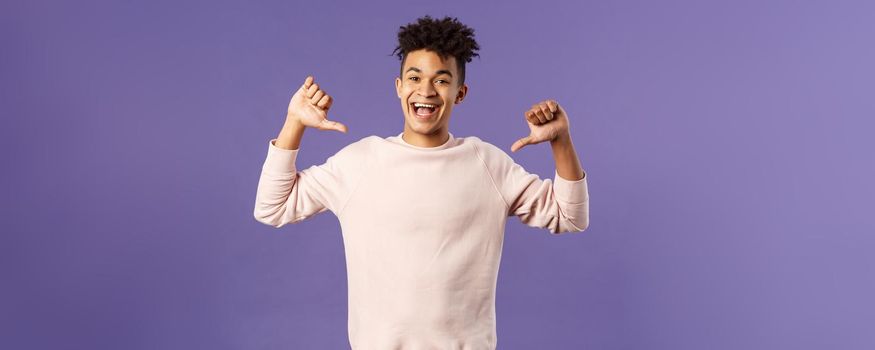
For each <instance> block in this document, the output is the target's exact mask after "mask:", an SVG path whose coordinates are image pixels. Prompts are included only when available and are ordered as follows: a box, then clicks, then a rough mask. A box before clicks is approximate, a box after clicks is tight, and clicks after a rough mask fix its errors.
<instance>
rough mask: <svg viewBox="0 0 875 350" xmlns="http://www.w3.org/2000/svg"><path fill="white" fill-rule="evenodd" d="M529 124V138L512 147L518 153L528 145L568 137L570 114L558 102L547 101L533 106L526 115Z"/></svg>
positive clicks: (515, 143) (512, 150)
mask: <svg viewBox="0 0 875 350" xmlns="http://www.w3.org/2000/svg"><path fill="white" fill-rule="evenodd" d="M525 116H526V123H528V124H529V130H530V133H529V136H526V137H523V138H521V139H519V140H517V141H516V142H514V143H513V145H511V146H510V150H511V152H516V151H517V150H519V149H520V148H523V147H525V146H527V145H534V144H536V143H541V142H544V141H553V140H556V139H558V138H559V137H566V136H568V114H566V113H565V109H563V108H562V106H559V103H558V102H556V100H545V101H543V102H539V103H536V104H534V105H532V108H529V110H528V111H526V113H525Z"/></svg>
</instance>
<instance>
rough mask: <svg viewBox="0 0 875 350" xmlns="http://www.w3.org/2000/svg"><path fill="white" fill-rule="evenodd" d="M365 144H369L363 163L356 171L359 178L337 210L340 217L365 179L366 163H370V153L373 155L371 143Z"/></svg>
mask: <svg viewBox="0 0 875 350" xmlns="http://www.w3.org/2000/svg"><path fill="white" fill-rule="evenodd" d="M365 145H366V146H367V147H366V149H365V152H364V153H365V154H364V156H363V157H362V160H361V163H359V165H358V169H356V172H357V173H358V178H357V179H356V180H355V185H353V188H352V190H350V191H349V194H348V195H347V196H346V199H345V200H344V201H343V204H341V206H340V209H338V210H337V213H336V216H338V217H340V216H341V215H343V210H344V209H346V205H347V204H349V201H350V200H351V199H352V196H353V195H354V194H355V193H356V191H357V190H358V189H359V186H360V185H361V183H362V181H363V180H364V177H365V176H364V173H365V172H364V168H365V164H367V163H368V157H370V155H371V149H370V148H371V143H370V142H366V144H365Z"/></svg>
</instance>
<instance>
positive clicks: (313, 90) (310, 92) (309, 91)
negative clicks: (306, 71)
mask: <svg viewBox="0 0 875 350" xmlns="http://www.w3.org/2000/svg"><path fill="white" fill-rule="evenodd" d="M316 91H319V84H316V83H313V85H310V88H309V89H307V98H312V97H313V95H315V94H316Z"/></svg>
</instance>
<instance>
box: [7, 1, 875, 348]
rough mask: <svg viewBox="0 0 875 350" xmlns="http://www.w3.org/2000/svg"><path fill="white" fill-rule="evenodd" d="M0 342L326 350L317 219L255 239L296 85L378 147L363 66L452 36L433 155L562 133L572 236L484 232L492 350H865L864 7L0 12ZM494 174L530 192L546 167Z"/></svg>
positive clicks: (163, 4)
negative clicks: (553, 130)
mask: <svg viewBox="0 0 875 350" xmlns="http://www.w3.org/2000/svg"><path fill="white" fill-rule="evenodd" d="M0 13H2V17H0V18H2V21H0V29H2V46H0V59H2V68H0V69H2V78H0V80H2V85H0V87H2V91H0V99H2V115H3V126H2V128H0V130H2V131H0V133H2V134H0V149H2V154H3V164H5V167H4V171H3V181H2V187H0V188H2V200H3V207H2V221H3V223H2V232H3V233H2V242H0V250H2V251H0V253H2V254H0V274H2V276H3V277H2V288H0V296H2V298H0V347H2V348H4V349H37V348H40V349H129V350H130V349H343V348H348V342H347V333H346V331H347V329H346V321H347V320H346V316H347V314H346V312H347V308H346V306H347V305H346V301H347V299H346V297H347V295H346V270H345V260H344V255H343V242H342V240H341V233H340V226H339V224H338V222H337V219H336V217H335V216H334V215H333V214H331V213H330V212H327V213H324V214H320V215H319V216H317V217H314V218H312V219H309V220H307V221H305V222H302V223H299V224H296V225H290V226H286V227H284V228H283V229H279V230H278V229H274V228H272V227H269V226H266V225H263V224H260V223H258V222H256V221H255V220H254V218H253V216H252V210H253V206H254V200H255V190H256V185H257V180H258V176H259V173H260V170H261V165H262V162H263V161H264V157H265V155H266V152H267V149H268V140H269V139H271V138H273V137H276V135H277V133H278V132H279V129H280V127H281V125H282V122H283V119H284V117H285V109H286V105H287V103H288V99H289V97H290V96H291V92H292V91H293V90H294V89H296V88H297V87H298V85H299V84H301V83H302V82H303V80H304V77H305V76H306V75H307V74H313V75H314V76H315V77H316V81H317V82H318V83H320V84H321V86H323V87H324V88H325V89H326V91H327V92H328V93H329V94H332V95H333V96H334V97H335V106H334V108H333V109H332V110H331V112H329V117H330V118H332V119H335V120H338V121H341V122H343V123H345V124H346V125H347V126H348V127H349V130H350V131H349V133H348V134H341V133H337V132H327V131H326V132H321V131H318V130H309V131H307V133H306V135H305V138H304V141H303V143H302V152H301V154H300V157H299V158H298V161H299V164H300V165H302V166H310V165H313V164H320V163H322V162H324V160H325V159H326V158H327V157H328V156H330V155H332V154H334V153H335V152H336V151H338V150H339V149H340V148H341V147H343V146H344V145H346V144H349V143H350V142H353V141H356V140H358V139H360V138H362V137H365V136H368V135H379V136H383V137H385V136H390V135H396V134H398V133H400V132H401V130H402V125H403V124H402V123H403V119H402V111H401V109H400V104H399V102H398V100H397V98H396V96H395V91H394V85H393V84H394V83H393V79H394V78H395V76H396V75H397V73H398V69H399V61H398V60H397V58H396V57H394V56H390V54H391V51H392V49H394V46H395V44H396V33H397V30H398V27H399V26H401V25H404V24H407V23H409V22H412V21H414V20H415V19H416V18H417V17H419V16H422V15H424V14H431V15H432V16H437V17H442V16H444V15H452V16H455V17H458V18H459V19H460V20H461V21H462V22H464V23H466V24H468V25H470V26H471V27H473V28H474V29H475V34H476V39H477V40H478V42H479V43H480V44H481V52H480V53H481V57H480V58H474V60H473V61H472V62H471V63H469V64H468V75H467V83H468V84H469V86H470V90H469V94H468V98H467V99H466V103H463V104H462V105H460V106H458V107H456V109H455V110H454V113H453V115H452V121H451V124H450V125H451V129H450V130H451V132H453V133H454V135H456V136H458V137H464V136H472V135H476V136H479V137H481V138H482V139H484V140H486V141H488V142H491V143H493V144H495V145H497V146H499V147H501V148H502V149H505V150H506V151H507V152H509V148H510V145H511V144H512V143H513V141H514V140H516V139H517V138H519V137H522V136H525V135H526V133H527V132H528V130H527V128H526V126H525V124H524V121H523V112H524V111H525V110H526V109H527V108H528V107H529V106H531V104H533V103H535V102H538V101H540V100H543V99H546V98H553V99H556V100H557V101H559V103H560V104H562V105H563V106H564V107H565V108H566V110H567V111H568V112H569V115H570V118H571V128H572V135H573V139H574V142H575V145H576V147H577V150H578V153H579V155H580V157H581V161H582V164H583V167H584V169H585V170H586V171H587V173H588V176H589V181H588V182H589V185H590V196H591V214H590V219H591V225H590V227H589V229H588V230H587V231H586V232H585V233H582V234H570V235H563V236H551V235H549V233H548V232H547V231H546V230H538V229H534V228H529V227H527V226H523V225H522V224H521V223H519V220H518V219H517V218H513V217H511V218H509V223H508V227H507V232H506V240H505V246H504V253H503V259H502V265H501V270H500V274H499V282H498V292H497V293H498V295H497V298H498V300H497V315H498V344H499V349H872V348H875V333H873V332H872V330H873V324H875V307H873V301H872V296H873V295H875V274H873V268H875V258H873V248H875V237H873V233H875V225H873V221H872V212H873V208H875V205H873V204H872V198H875V186H873V185H872V178H873V176H875V164H873V163H875V161H873V155H872V150H873V148H875V142H873V141H872V139H871V136H872V134H873V129H875V122H873V116H875V96H873V95H875V94H873V91H875V90H873V81H875V68H873V62H875V44H873V42H875V41H873V40H875V39H873V38H875V19H873V18H875V17H873V13H875V5H873V4H872V2H866V1H860V2H858V3H852V2H837V1H829V2H828V1H817V2H814V1H811V2H795V1H786V2H776V1H768V2H762V1H744V2H738V1H732V2H729V1H727V2H724V3H712V2H708V3H706V2H700V1H661V2H650V1H637V2H622V3H621V2H610V3H603V2H587V3H579V4H576V5H570V4H561V3H552V2H539V3H538V4H537V5H536V4H535V3H534V2H530V3H528V4H524V3H513V4H510V3H502V4H501V5H499V3H494V4H485V3H484V4H480V3H469V2H455V1H452V2H451V1H445V2H439V3H431V4H430V5H429V6H426V5H423V4H420V3H415V2H395V3H380V4H376V3H352V2H350V3H326V2H319V1H308V2H301V3H289V2H279V1H272V2H260V3H249V2H236V3H232V2H222V3H219V2H215V1H211V2H206V1H204V2H202V3H194V2H190V1H186V2H181V1H152V2H149V3H146V2H141V3H140V4H120V3H113V2H108V1H107V2H102V3H99V2H96V1H88V2H84V1H80V2H76V4H72V3H70V2H66V3H65V2H56V3H46V2H26V3H25V1H22V0H18V1H4V2H3V3H2V5H0ZM512 156H513V158H514V159H515V160H516V161H517V162H518V163H520V164H522V165H523V166H524V167H525V168H526V169H528V170H529V171H530V172H534V173H538V174H539V175H541V176H542V177H549V176H552V174H553V169H554V167H553V166H554V165H553V160H552V156H551V153H550V151H549V145H547V144H540V145H535V146H531V147H527V148H524V149H523V150H522V151H520V153H517V154H513V155H512Z"/></svg>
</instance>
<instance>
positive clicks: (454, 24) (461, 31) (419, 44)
mask: <svg viewBox="0 0 875 350" xmlns="http://www.w3.org/2000/svg"><path fill="white" fill-rule="evenodd" d="M419 49H427V50H429V51H434V52H435V53H437V54H438V55H439V56H440V57H441V59H447V56H448V55H452V56H453V57H455V58H456V67H458V68H459V86H461V85H462V83H464V82H465V63H466V62H471V58H472V57H473V56H478V57H479V56H480V55H478V54H477V53H475V51H476V50H479V49H480V46H479V45H477V42H476V41H474V29H472V28H469V27H468V26H466V25H464V24H462V23H461V22H459V20H458V19H456V18H451V17H444V18H443V19H433V18H431V16H429V15H425V16H424V17H421V18H418V19H417V22H416V23H409V24H408V25H407V26H401V27H400V30H399V31H398V46H397V47H395V50H394V51H392V54H393V55H394V54H395V53H396V52H398V59H400V60H401V69H402V70H403V69H404V62H405V61H406V60H407V54H408V53H409V52H411V51H416V50H419ZM401 74H402V75H403V74H404V72H401Z"/></svg>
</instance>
